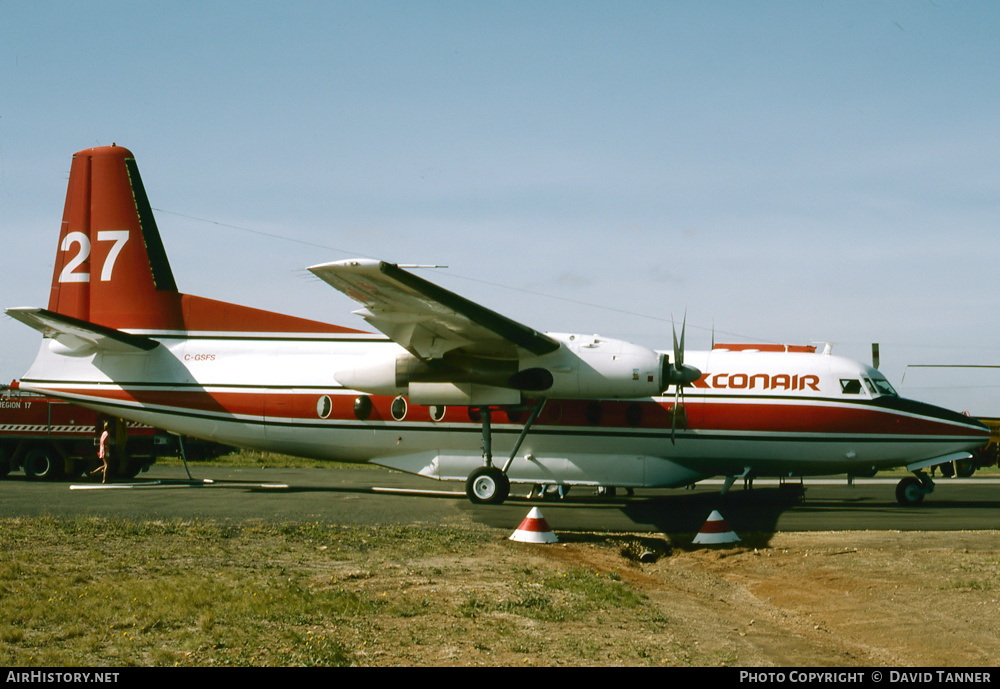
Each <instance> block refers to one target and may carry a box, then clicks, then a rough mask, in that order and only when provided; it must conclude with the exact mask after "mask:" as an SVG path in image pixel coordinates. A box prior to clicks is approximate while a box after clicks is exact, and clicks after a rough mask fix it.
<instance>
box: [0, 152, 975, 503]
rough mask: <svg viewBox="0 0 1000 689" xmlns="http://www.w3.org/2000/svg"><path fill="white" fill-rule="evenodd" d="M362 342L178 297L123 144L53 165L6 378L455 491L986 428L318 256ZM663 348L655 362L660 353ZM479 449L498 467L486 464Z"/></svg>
mask: <svg viewBox="0 0 1000 689" xmlns="http://www.w3.org/2000/svg"><path fill="white" fill-rule="evenodd" d="M309 270H311V271H312V272H313V273H314V274H315V275H317V276H318V277H320V278H321V279H322V280H324V281H326V282H327V283H329V284H330V285H332V286H333V287H335V288H337V289H338V290H340V291H342V292H344V293H345V294H347V295H349V296H350V297H352V298H353V299H355V300H356V301H358V302H360V304H361V305H362V306H363V309H362V310H360V311H358V312H357V313H358V314H359V315H361V316H362V317H363V318H364V319H365V320H367V321H368V322H369V323H370V324H371V325H372V326H374V328H375V329H377V330H378V331H380V334H371V333H367V332H362V331H358V330H354V329H351V328H345V327H339V326H335V325H328V324H325V323H319V322H315V321H310V320H304V319H300V318H295V317H292V316H286V315H282V314H277V313H271V312H267V311H261V310H257V309H252V308H248V307H245V306H237V305H235V304H228V303H223V302H219V301H214V300H210V299H205V298H202V297H194V296H190V295H187V294H182V293H180V292H178V291H177V287H176V285H175V284H174V278H173V274H172V273H171V270H170V265H169V263H168V262H167V257H166V253H165V252H164V249H163V245H162V243H161V240H160V235H159V232H158V230H157V228H156V224H155V222H154V219H153V213H152V210H151V208H150V205H149V201H148V200H147V197H146V192H145V190H144V188H143V185H142V182H141V180H140V178H139V172H138V168H137V167H136V163H135V159H134V157H133V156H132V154H131V153H130V152H129V151H128V150H126V149H125V148H122V147H118V146H106V147H99V148H92V149H88V150H84V151H80V152H79V153H77V154H76V155H75V156H73V163H72V168H71V171H70V179H69V189H68V192H67V195H66V206H65V210H64V215H63V222H62V230H61V233H60V236H59V244H58V248H57V253H56V264H55V271H54V274H53V277H52V292H51V295H50V298H49V304H48V308H47V309H41V308H13V309H8V310H7V313H8V314H10V315H11V316H12V317H14V318H16V319H18V320H20V321H23V322H24V323H26V324H28V325H30V326H31V327H33V328H35V329H37V330H39V331H41V333H42V334H43V336H44V337H43V340H42V345H41V349H40V351H39V353H38V356H37V358H36V360H35V362H34V363H33V364H32V366H31V368H30V370H29V371H28V372H27V373H26V374H25V375H24V377H23V378H22V380H21V382H20V386H21V387H22V388H24V389H29V390H33V391H37V392H40V393H43V394H46V395H51V396H53V397H60V398H64V399H67V400H71V401H73V402H75V403H77V404H80V405H83V406H87V407H91V408H93V409H96V410H98V411H100V412H103V413H106V414H109V415H113V416H117V417H121V418H125V419H129V420H133V421H138V422H142V423H146V424H149V425H152V426H156V427H159V428H163V429H166V430H169V431H173V432H175V433H177V434H180V435H188V436H195V437H200V438H205V439H208V440H214V441H218V442H220V443H226V444H230V445H237V446H243V447H250V448H258V449H262V450H270V451H276V452H283V453H287V454H292V455H300V456H305V457H315V458H323V459H335V460H341V461H348V462H372V463H375V464H379V465H382V466H386V467H392V468H395V469H400V470H403V471H407V472H412V473H415V474H420V475H423V476H427V477H430V478H435V479H439V480H460V481H465V482H466V492H467V494H468V497H469V498H470V499H471V500H472V501H474V502H477V503H499V502H503V500H504V499H506V497H507V495H508V492H509V489H510V485H511V483H518V484H528V485H531V486H533V489H534V488H537V487H542V488H543V489H549V490H551V489H552V488H560V489H565V488H566V487H568V486H580V485H583V486H596V487H621V488H638V487H680V486H685V485H689V484H692V483H694V482H696V481H698V480H700V479H703V478H706V477H710V476H725V477H728V479H729V482H728V484H727V485H729V484H731V483H732V481H733V480H734V479H735V478H736V477H741V476H742V477H748V478H750V477H755V476H795V475H810V474H833V473H857V474H863V473H868V472H870V471H872V470H879V469H887V468H890V467H899V466H906V467H907V469H909V470H910V471H912V472H914V474H915V477H913V478H906V479H904V480H903V481H901V482H900V484H899V487H898V488H897V491H896V493H897V497H898V499H899V501H900V502H901V503H904V504H906V503H915V502H919V501H920V500H921V499H922V498H923V496H924V495H925V494H927V493H929V492H930V491H931V490H932V489H933V484H932V483H931V481H930V479H929V478H928V477H927V476H926V475H925V474H924V472H923V471H922V470H923V469H925V468H927V467H930V466H933V465H935V464H940V463H944V462H947V461H951V460H955V459H959V458H966V457H967V456H968V451H969V450H971V449H974V448H976V447H979V446H981V445H983V444H985V443H986V442H987V440H988V438H989V432H988V430H987V429H986V427H985V426H983V425H982V424H980V423H979V422H978V421H976V420H974V419H972V418H969V417H967V416H964V415H961V414H958V413H955V412H951V411H948V410H945V409H941V408H938V407H932V406H929V405H926V404H921V403H918V402H912V401H908V400H903V399H901V398H900V397H899V396H898V395H897V394H896V393H895V391H894V390H893V389H892V387H891V386H890V385H889V383H888V382H887V381H886V379H885V378H884V377H883V376H882V375H881V374H880V373H879V372H878V371H877V370H876V369H874V368H872V367H870V366H867V365H864V364H861V363H857V362H854V361H850V360H847V359H843V358H840V357H836V356H832V355H830V354H829V353H828V352H823V353H817V352H816V351H815V350H814V348H811V347H784V346H781V347H768V346H754V347H747V346H720V347H718V348H715V349H713V350H711V351H707V352H685V351H684V346H683V343H684V335H683V329H682V331H681V338H680V342H678V340H677V337H676V334H675V336H674V347H673V351H672V352H670V351H668V352H658V351H653V350H650V349H646V348H645V347H641V346H637V345H634V344H630V343H628V342H623V341H620V340H613V339H609V338H604V337H598V336H596V335H571V334H554V333H541V332H537V331H535V330H533V329H531V328H529V327H526V326H524V325H521V324H520V323H516V322H514V321H512V320H510V319H508V318H506V317H504V316H502V315H500V314H498V313H495V312H493V311H491V310H489V309H487V308H484V307H482V306H480V305H478V304H475V303H473V302H470V301H468V300H466V299H464V298H462V297H460V296H458V295H456V294H454V293H452V292H449V291H447V290H445V289H442V288H440V287H438V286H436V285H434V284H432V283H430V282H427V281H426V280H424V279H423V278H420V277H418V276H416V275H414V274H413V273H412V272H410V271H408V270H405V269H404V268H401V267H400V266H398V265H394V264H389V263H383V262H379V261H373V260H350V261H338V262H336V263H326V264H323V265H317V266H313V267H312V268H310V269H309ZM671 356H672V359H671ZM495 454H496V455H498V456H499V457H500V458H502V461H497V462H496V463H495V462H494V456H495Z"/></svg>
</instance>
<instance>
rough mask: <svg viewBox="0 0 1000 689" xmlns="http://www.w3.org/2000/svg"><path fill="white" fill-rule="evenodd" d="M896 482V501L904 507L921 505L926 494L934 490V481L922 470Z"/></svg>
mask: <svg viewBox="0 0 1000 689" xmlns="http://www.w3.org/2000/svg"><path fill="white" fill-rule="evenodd" d="M913 474H914V475H913V476H907V477H906V478H904V479H903V480H902V481H900V482H899V483H897V484H896V502H898V503H899V504H900V505H903V506H904V507H912V506H914V505H919V504H920V503H921V502H923V501H924V496H925V495H928V494H929V493H932V492H934V482H933V481H931V477H930V476H928V475H927V474H925V473H924V472H922V471H915V472H913Z"/></svg>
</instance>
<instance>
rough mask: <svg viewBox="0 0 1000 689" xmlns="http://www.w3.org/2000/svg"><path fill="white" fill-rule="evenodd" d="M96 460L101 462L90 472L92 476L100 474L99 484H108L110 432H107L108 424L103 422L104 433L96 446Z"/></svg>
mask: <svg viewBox="0 0 1000 689" xmlns="http://www.w3.org/2000/svg"><path fill="white" fill-rule="evenodd" d="M97 458H98V459H99V460H101V466H99V467H97V468H96V469H94V470H93V471H92V472H90V475H91V476H93V475H94V474H96V473H97V472H99V471H100V472H102V473H101V483H107V482H108V468H109V466H110V462H111V432H110V431H109V430H108V422H107V421H105V422H104V431H103V432H102V433H101V439H100V441H99V442H98V444H97Z"/></svg>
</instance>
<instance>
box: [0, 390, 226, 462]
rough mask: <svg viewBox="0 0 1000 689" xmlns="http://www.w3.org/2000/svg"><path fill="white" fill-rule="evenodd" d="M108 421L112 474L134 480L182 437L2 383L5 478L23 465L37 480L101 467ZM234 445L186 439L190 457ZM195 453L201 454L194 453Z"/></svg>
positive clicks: (0, 446)
mask: <svg viewBox="0 0 1000 689" xmlns="http://www.w3.org/2000/svg"><path fill="white" fill-rule="evenodd" d="M105 421H107V422H108V427H109V430H110V431H111V437H112V439H113V440H112V451H111V462H110V464H109V467H110V470H111V473H112V475H113V476H115V477H118V478H134V477H135V476H137V475H138V474H139V472H141V471H145V470H146V469H148V468H149V467H150V466H151V465H152V464H153V463H154V462H155V461H156V458H157V456H163V455H176V454H177V448H178V445H177V440H176V438H175V437H174V436H171V435H169V434H167V433H164V432H162V431H158V430H157V429H154V428H152V427H150V426H144V425H141V424H136V423H132V422H125V421H123V420H121V419H115V418H111V417H107V416H104V415H101V414H98V413H97V412H95V411H92V410H90V409H84V408H83V407H78V406H76V405H75V404H70V403H69V402H64V401H61V400H56V399H52V398H50V397H44V396H42V395H37V394H34V393H29V392H22V391H20V390H18V389H17V384H16V383H14V384H12V385H10V386H6V385H4V386H0V477H4V476H6V475H7V474H8V473H10V472H12V471H17V470H18V469H22V470H23V471H24V474H25V476H26V477H27V478H29V479H33V480H52V481H54V480H59V479H64V478H65V479H75V478H79V477H81V476H84V475H86V474H88V473H89V472H91V471H93V470H94V469H96V468H97V467H99V466H101V461H100V460H99V459H98V458H97V443H98V440H99V438H100V435H101V432H102V430H103V425H104V422H105ZM229 449H231V448H223V446H218V445H212V444H209V443H194V442H191V443H189V442H187V441H185V451H186V454H187V458H188V459H197V458H200V457H204V456H208V455H210V454H211V455H216V454H221V453H222V452H224V451H228V450H229ZM192 455H196V456H192Z"/></svg>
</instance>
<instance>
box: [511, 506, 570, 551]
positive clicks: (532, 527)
mask: <svg viewBox="0 0 1000 689" xmlns="http://www.w3.org/2000/svg"><path fill="white" fill-rule="evenodd" d="M510 540H512V541H520V542H521V543H558V542H559V539H558V538H556V535H555V534H554V533H552V529H550V528H549V523H548V522H547V521H545V517H543V516H542V511H541V510H540V509H538V508H537V507H532V508H531V511H530V512H528V516H527V517H525V518H524V521H522V522H521V525H520V526H519V527H517V529H516V530H515V531H514V533H513V534H511V536H510Z"/></svg>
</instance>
